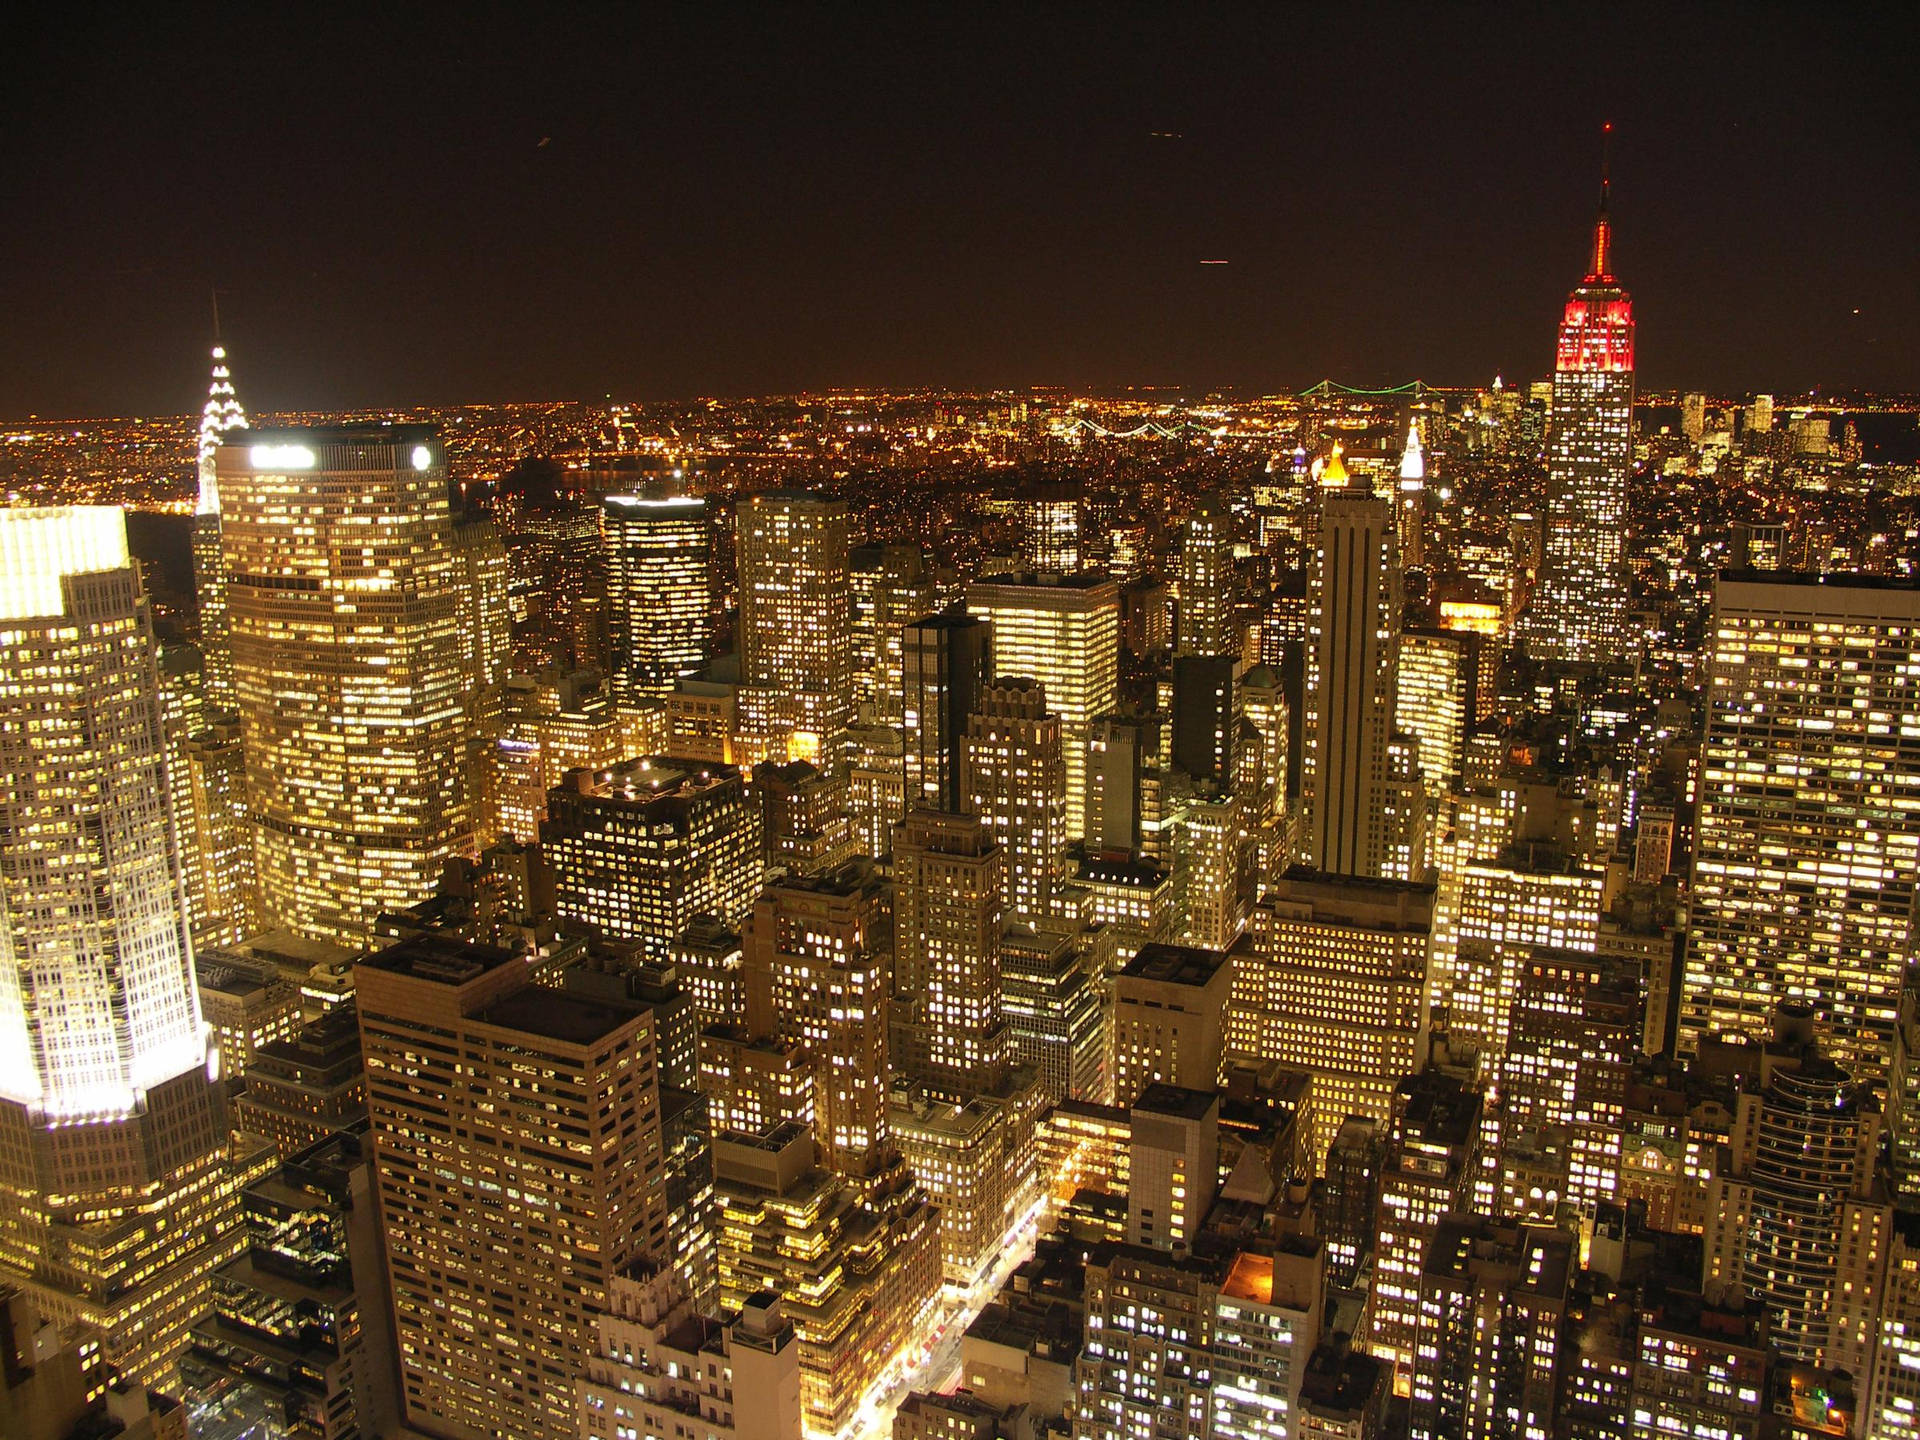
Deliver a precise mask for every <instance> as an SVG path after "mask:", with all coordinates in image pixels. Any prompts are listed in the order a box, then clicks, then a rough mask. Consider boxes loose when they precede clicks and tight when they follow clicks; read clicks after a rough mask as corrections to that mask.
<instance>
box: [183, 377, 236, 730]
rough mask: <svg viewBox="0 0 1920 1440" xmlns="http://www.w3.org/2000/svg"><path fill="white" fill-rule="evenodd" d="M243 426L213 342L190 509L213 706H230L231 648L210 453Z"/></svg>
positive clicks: (216, 485)
mask: <svg viewBox="0 0 1920 1440" xmlns="http://www.w3.org/2000/svg"><path fill="white" fill-rule="evenodd" d="M246 428H247V412H246V411H245V410H243V409H242V408H241V406H240V398H239V396H237V395H236V394H235V393H234V389H233V376H232V374H231V373H230V372H229V371H228V369H227V351H226V347H225V346H224V345H215V346H214V347H213V379H212V380H211V381H210V382H209V383H208V385H207V404H206V408H205V409H204V410H202V411H201V412H200V450H199V467H200V494H199V498H198V500H197V501H196V502H195V504H194V511H193V588H194V592H195V597H194V598H195V599H196V601H197V602H198V604H199V609H200V653H201V654H202V656H204V657H205V664H206V687H207V699H208V701H209V702H211V703H212V704H213V706H214V707H215V708H216V709H220V710H231V709H233V707H234V703H235V701H234V690H233V651H232V649H231V648H230V647H229V645H228V643H227V571H226V561H225V560H224V559H223V558H222V556H221V554H220V484H219V478H218V476H217V474H216V473H215V467H214V457H215V455H216V454H217V453H218V452H219V449H220V445H221V442H222V437H223V436H225V435H226V434H227V432H228V431H230V430H244V429H246Z"/></svg>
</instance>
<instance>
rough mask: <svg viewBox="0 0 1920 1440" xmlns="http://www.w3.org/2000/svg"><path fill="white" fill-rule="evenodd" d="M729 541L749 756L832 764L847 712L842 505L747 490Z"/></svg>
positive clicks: (848, 635) (848, 617)
mask: <svg viewBox="0 0 1920 1440" xmlns="http://www.w3.org/2000/svg"><path fill="white" fill-rule="evenodd" d="M734 540H735V545H736V547H737V555H738V566H739V620H738V623H737V627H736V630H735V634H736V635H737V637H738V642H739V647H740V679H741V690H740V693H739V705H740V731H741V737H742V741H743V743H745V744H746V745H748V746H749V747H750V749H751V751H752V753H751V755H750V757H749V758H751V759H752V760H753V761H754V762H755V763H758V762H759V761H761V760H808V761H812V762H813V763H815V764H817V765H819V766H820V767H821V768H822V769H829V768H836V767H837V766H838V765H839V763H840V754H839V750H840V745H841V741H842V740H843V739H844V738H845V735H846V732H847V728H848V727H849V726H850V725H852V724H853V719H854V713H853V698H854V680H853V634H852V628H851V626H852V614H851V601H850V595H851V590H850V586H849V581H848V576H847V507H846V505H845V504H844V503H843V502H841V501H838V500H831V499H828V498H827V497H826V496H824V495H814V494H805V493H788V492H784V491H766V492H763V493H761V494H758V495H749V496H747V497H746V498H745V499H744V500H742V501H741V502H740V504H739V507H738V509H737V510H736V512H735V516H734Z"/></svg>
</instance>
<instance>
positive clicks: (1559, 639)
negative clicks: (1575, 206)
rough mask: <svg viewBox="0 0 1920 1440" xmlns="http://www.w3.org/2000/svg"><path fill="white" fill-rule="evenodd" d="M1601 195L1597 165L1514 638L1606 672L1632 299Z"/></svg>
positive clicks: (1623, 611) (1616, 631)
mask: <svg viewBox="0 0 1920 1440" xmlns="http://www.w3.org/2000/svg"><path fill="white" fill-rule="evenodd" d="M1608 128H1609V129H1611V128H1612V127H1611V126H1609V127H1608ZM1608 189H1609V181H1608V179H1607V178H1606V175H1605V171H1604V167H1603V171H1602V178H1601V181H1600V214H1599V216H1598V217H1597V218H1596V219H1595V220H1594V224H1593V252H1592V255H1591V258H1590V259H1589V260H1588V262H1587V275H1586V278H1585V279H1584V280H1582V281H1581V282H1580V284H1579V285H1577V286H1575V287H1574V291H1573V293H1572V294H1571V295H1569V296H1568V297H1567V307H1566V310H1565V311H1564V312H1563V313H1562V316H1561V319H1560V346H1559V352H1558V354H1557V356H1556V358H1555V362H1554V371H1553V411H1552V414H1551V416H1550V417H1549V421H1548V433H1547V527H1546V547H1545V553H1544V555H1543V557H1542V560H1541V566H1540V581H1539V584H1538V586H1537V587H1536V588H1535V591H1534V596H1533V603H1532V605H1531V607H1530V608H1529V610H1528V613H1527V621H1526V625H1525V627H1524V630H1523V633H1524V634H1525V637H1526V641H1527V649H1528V650H1529V652H1530V653H1531V654H1532V655H1533V656H1534V658H1535V659H1540V660H1572V661H1585V662H1591V663H1597V664H1605V663H1607V662H1609V661H1612V660H1617V659H1619V658H1620V656H1621V655H1622V653H1623V652H1624V650H1625V649H1626V641H1627V604H1628V600H1629V598H1630V595H1631V586H1630V584H1629V581H1628V570H1627V554H1626V544H1627V477H1628V475H1629V474H1630V472H1631V471H1632V468H1633V301H1632V299H1631V298H1630V297H1629V296H1628V294H1627V292H1626V291H1624V290H1622V289H1621V288H1620V287H1619V285H1618V284H1616V283H1615V281H1614V278H1613V222H1612V220H1611V219H1610V218H1609V216H1608V213H1607V198H1608Z"/></svg>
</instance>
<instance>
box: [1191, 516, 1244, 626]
mask: <svg viewBox="0 0 1920 1440" xmlns="http://www.w3.org/2000/svg"><path fill="white" fill-rule="evenodd" d="M1233 531H1234V524H1233V509H1232V506H1230V505H1229V504H1228V503H1227V502H1226V501H1225V500H1223V499H1221V498H1219V497H1217V496H1216V497H1212V498H1209V499H1207V500H1204V501H1202V502H1201V503H1200V505H1199V506H1198V507H1197V508H1196V509H1195V510H1194V511H1193V513H1192V514H1190V515H1188V516H1187V518H1186V521H1185V522H1184V523H1183V524H1182V526H1181V527H1180V552H1179V555H1178V557H1177V560H1176V572H1177V575H1178V579H1179V586H1180V623H1179V642H1178V644H1177V645H1176V646H1175V653H1176V654H1179V655H1227V656H1234V657H1237V656H1238V655H1239V654H1240V652H1241V650H1243V649H1244V648H1245V641H1246V635H1245V631H1244V630H1243V629H1241V628H1240V627H1239V625H1238V605H1237V597H1236V595H1235V593H1234V575H1233V545H1234V534H1233Z"/></svg>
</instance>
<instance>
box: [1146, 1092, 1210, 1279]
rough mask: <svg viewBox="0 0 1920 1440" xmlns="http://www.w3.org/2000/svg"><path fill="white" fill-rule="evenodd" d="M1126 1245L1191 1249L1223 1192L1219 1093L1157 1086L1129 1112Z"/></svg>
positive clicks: (1156, 1248) (1158, 1248) (1154, 1248)
mask: <svg viewBox="0 0 1920 1440" xmlns="http://www.w3.org/2000/svg"><path fill="white" fill-rule="evenodd" d="M1128 1109H1129V1116H1130V1124H1129V1131H1128V1144H1127V1177H1128V1178H1127V1243H1128V1244H1129V1245H1143V1246H1145V1247H1146V1248H1148V1249H1150V1250H1173V1249H1174V1248H1175V1247H1177V1246H1191V1245H1192V1243H1193V1239H1194V1236H1195V1235H1197V1234H1198V1233H1199V1230H1200V1226H1201V1224H1202V1223H1203V1222H1204V1221H1205V1220H1206V1218H1207V1212H1208V1211H1209V1210H1211V1209H1212V1208H1213V1198H1214V1196H1215V1194H1217V1193H1218V1191H1219V1188H1220V1095H1219V1092H1218V1091H1216V1090H1212V1089H1207V1090H1186V1089H1182V1088H1181V1087H1180V1086H1178V1085H1168V1084H1166V1083H1164V1082H1162V1081H1155V1082H1154V1083H1153V1084H1150V1085H1148V1086H1147V1087H1146V1088H1145V1089H1144V1090H1142V1091H1141V1092H1140V1094H1139V1095H1138V1096H1137V1097H1136V1098H1135V1099H1134V1101H1133V1104H1132V1105H1131V1106H1129V1107H1128Z"/></svg>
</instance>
